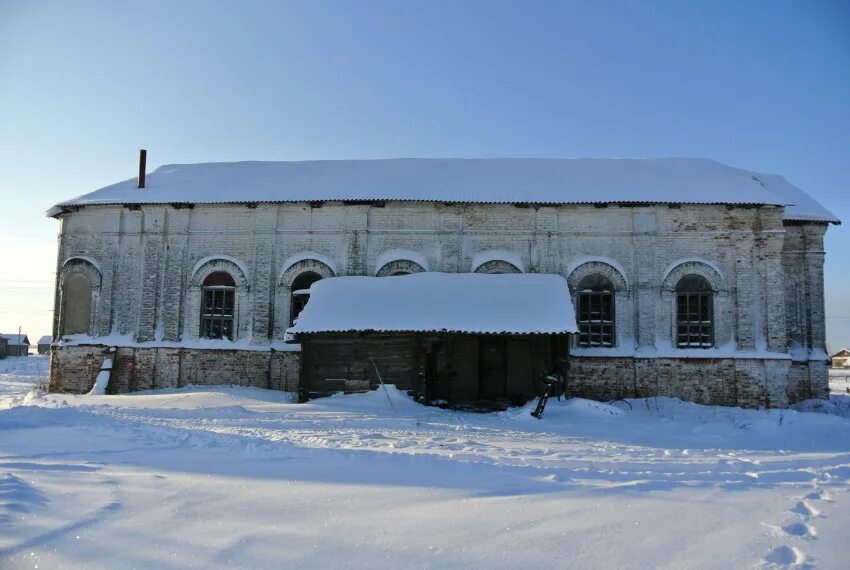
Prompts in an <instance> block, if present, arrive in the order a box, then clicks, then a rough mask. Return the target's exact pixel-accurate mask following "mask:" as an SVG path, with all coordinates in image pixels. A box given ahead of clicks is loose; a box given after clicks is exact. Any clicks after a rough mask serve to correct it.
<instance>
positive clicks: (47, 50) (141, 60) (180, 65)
mask: <svg viewBox="0 0 850 570" xmlns="http://www.w3.org/2000/svg"><path fill="white" fill-rule="evenodd" d="M848 109H850V3H847V2H838V1H836V2H828V1H818V2H802V1H798V2H786V1H763V2H756V1H751V2H723V1H720V2H718V1H712V2H687V3H685V2H673V1H670V2H537V1H528V2H519V1H517V2H476V1H466V2H457V1H453V2H439V1H438V2H433V1H429V2H416V3H412V2H396V1H393V2H390V1H385V2H301V3H284V2H244V3H241V2H232V3H226V4H225V3H217V2H186V1H181V2H158V1H152V0H148V1H146V2H121V3H114V2H74V3H70V2H24V1H20V2H19V1H9V0H0V173H2V176H0V198H2V206H0V238H2V240H3V243H9V242H11V243H13V244H15V247H14V248H12V251H10V250H9V249H7V248H5V247H4V249H3V250H2V251H4V253H3V254H0V255H2V257H3V258H4V261H5V263H2V264H0V330H3V331H4V332H7V331H6V329H12V328H13V327H14V328H17V324H18V323H20V324H22V325H23V326H24V328H25V329H26V330H27V331H28V332H30V334H32V335H34V336H38V335H40V334H45V333H47V332H49V318H50V313H49V309H50V308H51V305H52V303H51V294H52V290H51V288H52V282H51V280H52V271H53V265H54V263H55V259H54V257H53V256H54V249H55V241H56V230H57V223H56V222H55V221H54V220H50V219H45V218H44V217H43V216H42V212H43V211H44V210H45V209H46V208H47V207H49V206H50V205H52V204H53V203H54V202H56V201H58V200H59V199H62V198H67V197H69V196H73V195H77V194H81V193H83V192H87V191H90V190H92V189H94V188H97V187H100V186H104V185H106V184H109V183H112V182H115V181H117V180H121V179H125V178H129V177H131V176H133V174H134V171H135V167H136V160H137V152H138V149H139V148H141V147H145V148H147V149H149V166H150V167H151V168H153V167H156V166H158V165H159V164H163V163H179V162H200V161H216V160H244V159H257V160H286V159H314V158H376V157H396V156H422V157H425V156H464V157H467V156H529V157H534V156H547V157H573V156H611V157H642V156H700V157H709V158H714V159H717V160H719V161H721V162H726V163H729V164H733V165H736V166H741V167H744V168H748V169H752V170H758V171H763V172H776V173H780V174H782V175H784V176H785V177H786V178H788V179H789V180H790V181H792V182H793V183H795V184H796V185H798V186H800V187H801V188H803V189H804V190H806V191H807V192H809V193H810V194H812V195H813V196H815V197H816V198H817V199H818V200H820V201H821V202H822V203H824V204H825V205H826V206H827V207H828V208H830V209H831V210H832V211H833V212H834V213H835V214H837V215H838V216H839V217H840V218H843V219H846V220H848V223H850V206H848V204H847V200H846V198H845V193H846V191H847V189H848V188H850V169H848V164H850V110H848ZM848 251H850V234H848V232H847V230H846V229H845V228H844V227H843V226H839V227H832V228H831V229H830V230H829V233H828V238H827V252H828V255H827V311H828V315H829V316H830V317H831V318H830V325H829V335H830V341H831V344H832V345H850V285H848V283H850V264H848V263H847V262H846V260H845V259H846V258H845V256H846V255H847V254H846V252H848ZM841 317H848V318H841ZM9 332H10V331H9Z"/></svg>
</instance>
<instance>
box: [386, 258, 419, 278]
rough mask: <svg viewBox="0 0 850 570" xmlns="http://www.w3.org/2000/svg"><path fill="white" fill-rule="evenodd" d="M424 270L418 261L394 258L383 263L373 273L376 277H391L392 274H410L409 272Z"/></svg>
mask: <svg viewBox="0 0 850 570" xmlns="http://www.w3.org/2000/svg"><path fill="white" fill-rule="evenodd" d="M423 271H425V268H424V267H422V265H420V264H419V263H417V262H415V261H411V260H409V259H396V260H393V261H389V262H387V263H385V264H384V265H383V266H382V267H381V268H380V269H378V272H377V273H375V275H376V276H378V277H392V276H394V275H410V274H411V273H421V272H423Z"/></svg>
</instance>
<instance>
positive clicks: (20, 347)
mask: <svg viewBox="0 0 850 570" xmlns="http://www.w3.org/2000/svg"><path fill="white" fill-rule="evenodd" d="M0 336H2V337H3V338H5V339H6V341H7V348H6V355H7V356H28V355H29V351H30V339H29V338H27V335H25V334H17V333H15V334H2V333H0Z"/></svg>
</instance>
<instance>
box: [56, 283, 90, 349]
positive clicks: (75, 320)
mask: <svg viewBox="0 0 850 570" xmlns="http://www.w3.org/2000/svg"><path fill="white" fill-rule="evenodd" d="M62 293H63V294H62V313H63V315H62V323H63V324H62V333H63V334H89V326H90V323H91V301H92V282H91V280H90V279H89V278H88V276H87V275H86V274H85V273H80V272H72V273H69V274H68V276H67V277H66V278H65V286H64V290H63V292H62Z"/></svg>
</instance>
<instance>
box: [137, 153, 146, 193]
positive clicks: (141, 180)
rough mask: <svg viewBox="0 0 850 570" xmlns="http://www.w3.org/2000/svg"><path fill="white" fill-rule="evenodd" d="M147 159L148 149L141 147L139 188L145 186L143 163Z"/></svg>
mask: <svg viewBox="0 0 850 570" xmlns="http://www.w3.org/2000/svg"><path fill="white" fill-rule="evenodd" d="M147 159H148V151H146V150H145V149H141V150H140V151H139V188H144V187H145V163H146V162H147Z"/></svg>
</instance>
